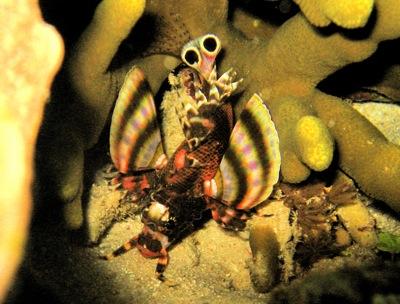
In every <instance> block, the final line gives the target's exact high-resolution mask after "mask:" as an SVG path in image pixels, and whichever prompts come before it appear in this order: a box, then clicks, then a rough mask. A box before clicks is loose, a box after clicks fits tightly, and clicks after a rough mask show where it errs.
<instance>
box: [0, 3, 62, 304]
mask: <svg viewBox="0 0 400 304" xmlns="http://www.w3.org/2000/svg"><path fill="white" fill-rule="evenodd" d="M37 2H38V1H35V0H29V1H28V0H26V1H17V2H15V1H12V0H9V1H2V3H1V5H0V25H1V28H2V30H1V32H0V44H1V50H0V67H1V70H2V71H3V72H2V73H1V75H0V137H1V139H2V146H1V149H0V172H1V173H0V210H1V213H0V269H1V271H0V302H2V303H3V301H4V298H5V296H6V295H7V288H8V287H9V286H10V285H11V282H12V279H13V277H14V274H15V272H16V270H17V267H18V266H19V263H20V262H21V260H22V257H23V254H24V249H25V243H26V240H27V238H28V236H27V235H28V228H29V222H30V215H31V213H30V212H31V210H32V193H31V187H32V179H33V159H34V152H35V142H36V137H37V134H38V130H39V126H40V123H41V120H42V116H43V108H44V105H45V102H46V100H47V98H48V96H49V93H50V85H51V82H52V80H53V77H54V75H55V73H56V71H57V70H58V68H59V67H60V65H61V61H62V57H63V43H62V40H61V37H60V36H59V35H58V33H57V32H56V31H55V30H54V28H52V27H51V26H49V25H48V24H45V23H44V22H43V20H42V18H41V14H40V11H39V8H38V3H37Z"/></svg>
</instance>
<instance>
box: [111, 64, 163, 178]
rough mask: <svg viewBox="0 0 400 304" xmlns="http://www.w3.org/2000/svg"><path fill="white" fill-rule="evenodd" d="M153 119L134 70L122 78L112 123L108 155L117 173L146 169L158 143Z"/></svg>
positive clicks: (150, 102)
mask: <svg viewBox="0 0 400 304" xmlns="http://www.w3.org/2000/svg"><path fill="white" fill-rule="evenodd" d="M156 115H157V114H156V108H155V104H154V99H153V95H152V93H151V90H150V86H149V84H148V82H147V81H146V79H145V76H144V73H143V71H142V70H141V69H140V68H138V67H133V68H132V69H131V70H130V71H129V72H128V74H127V75H126V77H125V81H124V84H123V85H122V88H121V90H120V92H119V95H118V99H117V101H116V104H115V108H114V112H113V115H112V119H111V129H110V154H111V159H112V161H113V162H114V165H115V166H116V168H117V169H118V170H119V171H120V172H122V173H127V172H128V171H129V170H130V169H135V168H143V167H148V166H149V163H150V161H151V160H152V158H153V156H154V154H155V152H156V150H157V147H158V145H159V144H160V142H161V135H160V130H159V128H158V125H157V117H156Z"/></svg>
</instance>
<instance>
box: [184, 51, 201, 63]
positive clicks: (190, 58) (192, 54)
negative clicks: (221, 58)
mask: <svg viewBox="0 0 400 304" xmlns="http://www.w3.org/2000/svg"><path fill="white" fill-rule="evenodd" d="M183 59H184V60H185V61H186V63H187V64H188V65H194V64H196V63H198V62H199V61H200V55H199V54H198V52H197V51H196V50H195V49H188V50H187V51H186V52H185V54H184V56H183Z"/></svg>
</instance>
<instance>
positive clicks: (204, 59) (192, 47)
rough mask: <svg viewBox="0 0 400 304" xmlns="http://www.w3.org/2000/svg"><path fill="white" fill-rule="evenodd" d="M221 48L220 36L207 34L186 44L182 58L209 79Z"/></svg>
mask: <svg viewBox="0 0 400 304" xmlns="http://www.w3.org/2000/svg"><path fill="white" fill-rule="evenodd" d="M220 50H221V41H220V40H219V38H218V37H217V36H215V35H213V34H207V35H204V36H201V37H199V38H197V39H195V40H192V41H190V42H188V43H187V44H186V45H184V47H183V48H182V52H181V58H182V60H183V62H184V63H186V64H187V65H188V66H190V67H192V68H194V69H195V70H196V71H198V72H199V73H200V74H201V76H203V77H204V78H205V79H206V80H208V79H209V77H210V74H211V73H212V71H213V68H214V65H215V59H216V57H217V55H218V53H219V51H220Z"/></svg>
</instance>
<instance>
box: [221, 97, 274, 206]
mask: <svg viewBox="0 0 400 304" xmlns="http://www.w3.org/2000/svg"><path fill="white" fill-rule="evenodd" d="M280 164H281V157H280V152H279V139H278V134H277V132H276V129H275V125H274V123H273V122H272V120H271V116H270V114H269V111H268V109H267V107H266V106H265V104H264V103H263V101H262V99H261V97H260V96H259V95H257V94H254V95H253V96H252V97H251V99H250V100H249V101H248V102H247V104H246V107H245V109H244V110H243V111H242V113H241V115H240V118H239V120H238V121H237V123H236V124H235V127H234V129H233V131H232V134H231V138H230V143H229V147H228V150H227V151H226V153H225V155H224V157H223V159H222V162H221V165H220V171H221V183H222V189H221V191H219V194H217V195H216V196H217V197H216V198H219V199H222V200H223V201H224V202H225V203H227V204H228V205H230V206H234V207H235V208H237V209H245V210H247V209H250V208H252V207H254V206H256V205H257V204H259V203H261V202H262V201H264V200H266V199H267V198H268V197H269V195H270V194H271V192H272V189H273V186H274V185H275V184H276V183H277V181H278V179H279V170H280Z"/></svg>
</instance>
